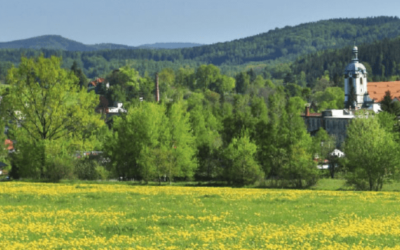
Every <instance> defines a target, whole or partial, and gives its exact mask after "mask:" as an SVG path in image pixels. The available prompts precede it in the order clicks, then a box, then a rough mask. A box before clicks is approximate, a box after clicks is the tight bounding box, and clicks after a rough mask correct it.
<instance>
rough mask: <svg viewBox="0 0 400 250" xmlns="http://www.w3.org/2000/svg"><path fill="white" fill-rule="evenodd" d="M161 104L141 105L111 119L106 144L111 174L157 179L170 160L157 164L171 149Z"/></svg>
mask: <svg viewBox="0 0 400 250" xmlns="http://www.w3.org/2000/svg"><path fill="white" fill-rule="evenodd" d="M165 113H166V108H165V106H164V105H158V104H156V103H149V102H145V101H144V102H143V103H141V105H140V106H137V107H130V108H129V109H128V113H127V114H126V115H123V116H121V117H116V118H115V119H114V125H113V130H114V133H113V134H112V135H111V136H110V137H109V140H108V141H109V143H108V144H106V145H105V153H106V154H107V157H109V158H110V163H111V167H112V170H113V171H114V173H115V174H116V175H117V176H119V177H123V178H136V179H144V180H145V181H148V180H151V179H152V178H156V177H157V178H160V176H161V175H164V174H165V171H164V170H165V164H166V163H167V162H168V161H169V160H165V161H163V162H156V159H155V156H157V155H159V156H160V159H165V157H164V156H162V157H161V154H162V153H168V152H165V150H170V140H171V139H170V131H169V127H168V118H167V116H166V114H165Z"/></svg>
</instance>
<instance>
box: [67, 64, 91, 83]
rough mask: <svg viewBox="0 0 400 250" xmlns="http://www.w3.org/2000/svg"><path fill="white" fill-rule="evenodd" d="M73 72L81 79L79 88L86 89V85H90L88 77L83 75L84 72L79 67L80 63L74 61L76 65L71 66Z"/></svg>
mask: <svg viewBox="0 0 400 250" xmlns="http://www.w3.org/2000/svg"><path fill="white" fill-rule="evenodd" d="M71 71H72V72H74V74H75V75H76V77H78V78H79V86H80V87H81V88H82V87H86V84H87V83H88V80H87V77H86V75H85V73H83V70H82V69H81V68H80V67H79V66H78V63H77V62H76V61H74V63H73V64H72V66H71Z"/></svg>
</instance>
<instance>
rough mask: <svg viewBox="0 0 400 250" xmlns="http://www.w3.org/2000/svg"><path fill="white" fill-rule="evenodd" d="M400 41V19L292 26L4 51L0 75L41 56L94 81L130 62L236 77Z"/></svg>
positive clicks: (138, 66) (153, 68) (0, 55)
mask: <svg viewBox="0 0 400 250" xmlns="http://www.w3.org/2000/svg"><path fill="white" fill-rule="evenodd" d="M399 35H400V19H399V18H397V17H373V18H357V19H331V20H325V21H318V22H313V23H306V24H301V25H298V26H294V27H289V26H287V27H285V28H282V29H275V30H271V31H269V32H267V33H263V34H259V35H256V36H252V37H247V38H244V39H238V40H234V41H231V42H225V43H217V44H212V45H206V46H199V47H193V48H184V49H172V50H166V49H157V50H151V49H124V50H120V49H118V50H113V49H106V50H101V51H87V52H71V51H61V50H43V49H42V50H31V49H28V50H24V49H0V74H1V71H2V69H1V62H3V65H4V63H5V62H7V61H8V62H11V63H18V62H19V60H20V57H21V55H26V56H36V55H38V54H40V53H43V54H44V55H45V56H50V55H58V56H62V57H63V62H64V66H65V67H70V66H71V65H72V62H73V61H77V63H78V65H79V66H80V67H82V68H83V69H84V72H85V74H87V76H88V77H89V78H92V77H96V76H100V75H104V74H107V73H108V72H109V71H110V70H113V69H115V68H118V67H120V66H122V65H124V64H126V63H127V61H128V62H129V64H130V65H131V66H132V67H135V68H136V69H137V70H138V71H139V72H140V73H141V74H143V73H144V72H147V73H150V74H151V73H154V72H156V71H159V70H160V69H162V68H164V67H170V68H173V69H178V68H179V67H182V66H189V67H197V66H198V65H200V64H214V65H217V66H220V67H221V68H222V69H223V71H224V72H225V73H226V72H230V73H234V72H237V71H238V70H241V69H242V68H241V66H240V67H238V65H243V64H246V63H252V62H255V63H256V64H261V63H264V64H265V63H267V64H274V63H277V62H285V61H286V62H290V61H294V60H296V59H297V58H298V57H299V56H301V55H307V54H310V53H315V52H317V51H322V50H326V49H333V48H343V47H346V46H350V45H352V44H353V41H354V40H355V41H356V43H357V44H367V43H372V42H375V41H377V40H382V39H384V38H394V37H397V36H399ZM77 46H78V45H77ZM3 68H4V67H3ZM3 72H4V70H3Z"/></svg>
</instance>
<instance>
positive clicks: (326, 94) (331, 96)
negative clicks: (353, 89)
mask: <svg viewBox="0 0 400 250" xmlns="http://www.w3.org/2000/svg"><path fill="white" fill-rule="evenodd" d="M312 99H313V101H315V102H317V105H318V109H319V110H320V111H323V110H325V109H343V108H344V90H343V88H339V87H327V88H326V89H325V90H324V91H318V92H316V93H314V94H313V95H312Z"/></svg>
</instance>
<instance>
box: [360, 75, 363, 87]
mask: <svg viewBox="0 0 400 250" xmlns="http://www.w3.org/2000/svg"><path fill="white" fill-rule="evenodd" d="M360 84H361V85H362V84H363V78H362V77H361V78H360Z"/></svg>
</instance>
